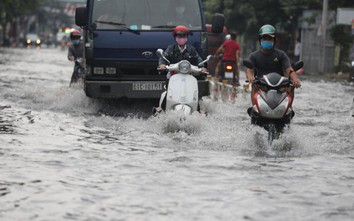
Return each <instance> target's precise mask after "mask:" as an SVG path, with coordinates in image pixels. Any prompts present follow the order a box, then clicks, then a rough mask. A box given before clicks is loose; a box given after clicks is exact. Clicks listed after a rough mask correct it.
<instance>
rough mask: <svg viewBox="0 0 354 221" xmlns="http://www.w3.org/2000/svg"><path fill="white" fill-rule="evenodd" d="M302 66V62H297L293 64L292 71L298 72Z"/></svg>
mask: <svg viewBox="0 0 354 221" xmlns="http://www.w3.org/2000/svg"><path fill="white" fill-rule="evenodd" d="M303 66H304V62H303V61H297V62H296V63H295V64H294V70H295V71H297V70H300V69H301V68H302V67H303Z"/></svg>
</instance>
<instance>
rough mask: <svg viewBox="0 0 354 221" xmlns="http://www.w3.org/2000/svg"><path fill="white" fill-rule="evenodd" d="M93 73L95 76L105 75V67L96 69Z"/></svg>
mask: <svg viewBox="0 0 354 221" xmlns="http://www.w3.org/2000/svg"><path fill="white" fill-rule="evenodd" d="M93 73H94V74H104V68H103V67H94V68H93Z"/></svg>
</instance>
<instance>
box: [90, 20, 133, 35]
mask: <svg viewBox="0 0 354 221" xmlns="http://www.w3.org/2000/svg"><path fill="white" fill-rule="evenodd" d="M95 22H97V23H101V24H107V25H115V26H119V27H123V28H125V29H126V30H128V31H130V32H133V33H134V34H137V35H140V31H138V30H133V29H131V28H129V27H128V26H127V25H126V24H124V23H119V22H114V21H98V20H96V21H95Z"/></svg>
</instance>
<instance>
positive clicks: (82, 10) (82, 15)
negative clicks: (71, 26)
mask: <svg viewBox="0 0 354 221" xmlns="http://www.w3.org/2000/svg"><path fill="white" fill-rule="evenodd" d="M75 24H76V25H77V26H79V27H83V26H86V25H87V9H86V7H78V8H76V11H75Z"/></svg>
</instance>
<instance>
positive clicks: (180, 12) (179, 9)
mask: <svg viewBox="0 0 354 221" xmlns="http://www.w3.org/2000/svg"><path fill="white" fill-rule="evenodd" d="M184 9H185V8H184V6H178V7H177V8H176V12H177V14H179V15H180V14H183V12H184Z"/></svg>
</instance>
